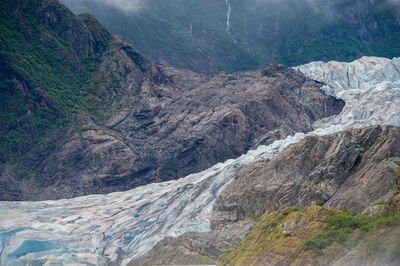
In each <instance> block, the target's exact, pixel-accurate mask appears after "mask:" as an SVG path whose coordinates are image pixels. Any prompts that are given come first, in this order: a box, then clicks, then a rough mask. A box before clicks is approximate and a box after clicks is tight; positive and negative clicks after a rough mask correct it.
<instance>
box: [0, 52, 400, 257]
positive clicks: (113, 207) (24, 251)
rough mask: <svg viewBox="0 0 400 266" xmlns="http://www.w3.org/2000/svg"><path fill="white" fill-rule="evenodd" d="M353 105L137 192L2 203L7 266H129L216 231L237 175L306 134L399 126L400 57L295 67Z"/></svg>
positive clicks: (0, 244)
mask: <svg viewBox="0 0 400 266" xmlns="http://www.w3.org/2000/svg"><path fill="white" fill-rule="evenodd" d="M295 69H296V70H297V71H299V72H302V73H304V74H305V75H307V76H309V77H311V78H313V79H316V80H319V81H321V82H324V83H325V84H327V85H326V86H325V87H323V89H324V90H325V91H326V92H327V93H328V94H332V95H334V96H336V97H338V98H342V99H344V100H345V101H346V106H345V108H344V110H343V111H342V113H341V114H339V115H338V116H334V117H330V118H326V119H323V120H320V121H318V122H317V123H316V124H315V125H316V127H318V129H316V130H315V131H313V132H311V133H309V134H302V133H298V134H296V135H295V136H291V137H288V138H287V139H285V140H279V141H276V142H274V143H273V144H271V145H269V146H260V147H258V148H257V149H256V150H252V151H249V152H248V153H247V154H245V155H242V156H241V157H239V158H237V159H234V160H233V159H231V160H228V161H226V162H224V163H220V164H217V165H215V166H213V167H211V168H210V169H207V170H205V171H203V172H201V173H197V174H192V175H189V176H187V177H185V178H182V179H179V180H175V181H169V182H164V183H158V184H150V185H147V186H143V187H139V188H136V189H133V190H130V191H125V192H117V193H111V194H108V195H91V196H84V197H79V198H74V199H65V200H57V201H41V202H0V265H42V264H44V265H59V264H65V265H68V264H72V265H108V264H111V263H115V264H126V263H127V262H128V261H129V260H130V259H132V258H134V257H136V256H139V255H141V254H144V253H145V252H146V251H148V250H149V249H151V247H153V246H154V245H155V244H156V243H157V242H158V241H159V240H161V239H162V238H164V237H165V236H178V235H180V234H182V233H184V232H188V231H198V232H205V231H208V230H210V223H209V220H210V216H211V210H212V205H213V203H214V201H215V199H216V198H217V197H218V195H219V194H220V193H221V192H222V191H223V189H224V188H225V186H226V185H227V184H228V183H229V182H230V181H231V180H232V178H233V177H234V174H235V173H236V172H237V171H238V169H240V168H241V167H243V166H245V165H249V164H251V163H253V162H254V161H256V160H258V159H260V158H272V157H274V156H276V155H277V154H279V153H280V152H281V151H282V150H284V149H285V148H286V147H287V146H288V145H290V144H292V143H295V142H297V141H299V140H300V139H302V138H304V137H305V136H306V135H324V134H329V133H334V132H337V131H340V130H343V129H348V128H353V127H363V126H367V125H371V124H392V125H397V126H400V58H395V59H393V60H389V59H385V58H377V57H363V58H361V59H359V60H356V61H354V62H352V63H340V62H328V63H323V62H314V63H310V64H307V65H303V66H299V67H296V68H295Z"/></svg>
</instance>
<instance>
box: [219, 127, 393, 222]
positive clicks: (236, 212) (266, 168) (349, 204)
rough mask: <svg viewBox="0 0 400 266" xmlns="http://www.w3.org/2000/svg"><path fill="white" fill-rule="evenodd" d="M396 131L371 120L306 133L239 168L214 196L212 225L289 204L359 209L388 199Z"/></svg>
mask: <svg viewBox="0 0 400 266" xmlns="http://www.w3.org/2000/svg"><path fill="white" fill-rule="evenodd" d="M399 134H400V131H399V128H398V127H388V126H385V127H380V126H373V127H368V128H365V129H355V130H351V131H344V132H341V133H338V134H333V135H328V136H324V137H307V138H305V139H304V140H302V141H301V142H299V143H298V144H295V145H293V146H291V147H289V148H288V149H287V150H285V151H284V152H283V153H282V154H280V155H279V156H277V157H276V158H274V159H272V160H271V161H264V162H258V163H255V164H253V165H252V166H250V167H247V168H245V169H243V170H242V171H240V173H239V174H238V175H237V176H236V178H235V180H234V181H233V182H232V183H231V184H230V185H229V186H228V187H227V189H226V190H225V191H224V192H223V193H222V194H221V196H220V197H219V198H218V199H217V201H216V204H215V206H214V213H215V215H214V226H218V224H219V223H220V222H223V223H226V222H228V221H238V220H243V219H244V218H245V217H247V216H249V215H250V214H252V213H253V214H259V213H265V212H272V211H274V210H277V209H281V208H285V207H289V206H298V207H300V208H303V207H306V206H309V205H310V204H312V203H316V202H318V203H320V204H323V206H326V207H346V208H348V209H350V210H352V211H361V210H363V209H364V208H366V207H367V206H369V205H370V204H371V203H373V202H378V201H384V200H387V199H388V198H390V197H391V196H392V195H393V192H394V191H395V189H397V186H398V183H397V182H398V180H397V179H396V169H397V168H398V164H399V163H400V161H399V160H400V157H399V154H400V149H399V147H400V145H399V144H400V143H399V141H400V135H399ZM232 218H233V219H232Z"/></svg>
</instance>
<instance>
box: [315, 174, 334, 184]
mask: <svg viewBox="0 0 400 266" xmlns="http://www.w3.org/2000/svg"><path fill="white" fill-rule="evenodd" d="M333 179H335V176H334V175H326V176H324V177H323V178H321V179H317V180H315V181H314V185H318V184H319V183H321V182H322V181H325V180H333Z"/></svg>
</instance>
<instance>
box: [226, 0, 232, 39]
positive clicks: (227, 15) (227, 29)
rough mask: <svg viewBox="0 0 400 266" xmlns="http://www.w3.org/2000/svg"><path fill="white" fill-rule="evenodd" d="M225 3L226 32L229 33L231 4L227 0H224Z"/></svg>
mask: <svg viewBox="0 0 400 266" xmlns="http://www.w3.org/2000/svg"><path fill="white" fill-rule="evenodd" d="M225 2H226V5H227V6H228V11H227V12H226V32H227V33H228V34H229V35H231V32H230V30H231V22H230V20H231V4H230V3H229V0H225Z"/></svg>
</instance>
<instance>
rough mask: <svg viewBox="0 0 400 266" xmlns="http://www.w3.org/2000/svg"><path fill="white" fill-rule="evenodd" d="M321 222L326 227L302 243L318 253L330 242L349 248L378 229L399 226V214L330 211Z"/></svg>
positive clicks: (305, 247) (304, 246)
mask: <svg viewBox="0 0 400 266" xmlns="http://www.w3.org/2000/svg"><path fill="white" fill-rule="evenodd" d="M323 222H324V223H326V224H327V227H326V229H325V230H324V231H323V232H322V233H320V234H319V235H317V236H315V237H312V238H310V239H308V240H306V241H305V243H304V245H303V249H304V250H310V251H313V252H315V253H318V252H320V251H321V250H322V249H324V248H326V247H328V246H330V245H331V244H332V243H338V244H340V245H342V246H344V247H346V248H347V249H351V248H353V247H355V246H356V245H357V244H358V243H359V241H360V240H362V239H363V238H365V237H366V236H367V235H371V234H373V233H375V232H376V231H377V230H378V229H382V228H386V227H394V226H399V225H400V214H399V213H393V212H389V211H386V212H384V213H382V214H380V215H378V216H367V215H360V216H354V215H352V214H351V213H350V212H348V211H344V212H336V211H330V213H329V214H328V216H327V217H326V218H325V219H324V220H323Z"/></svg>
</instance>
